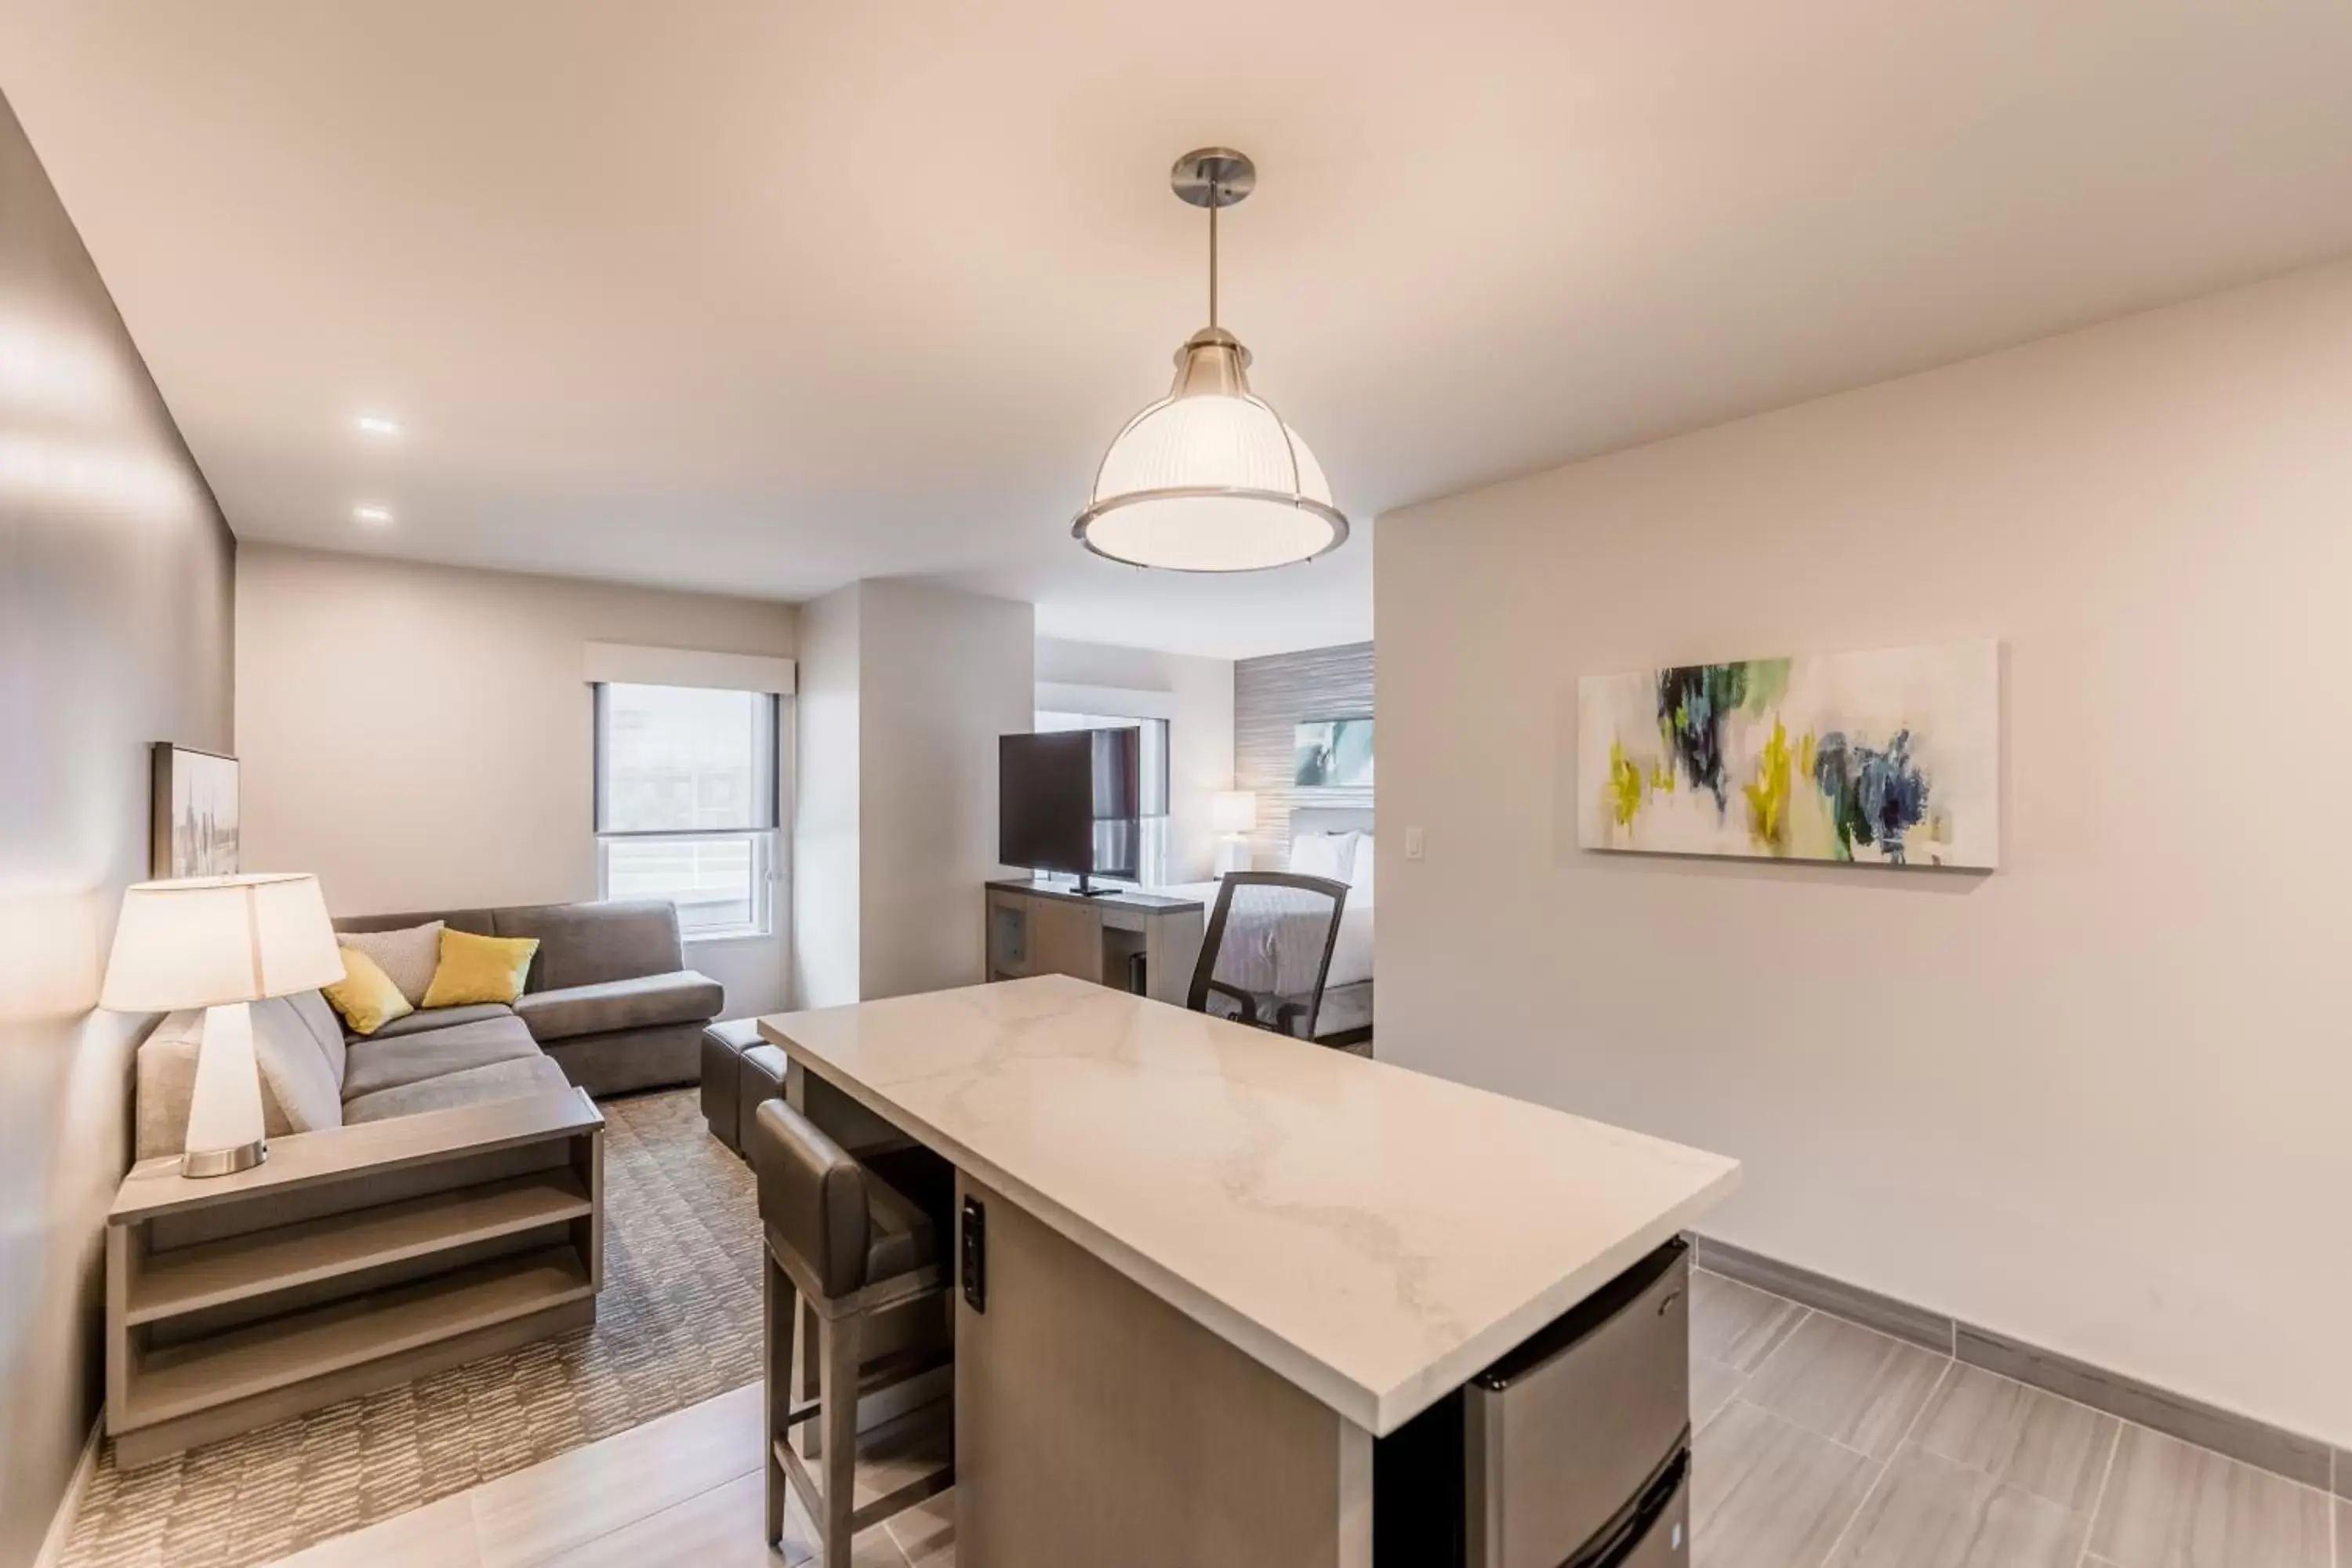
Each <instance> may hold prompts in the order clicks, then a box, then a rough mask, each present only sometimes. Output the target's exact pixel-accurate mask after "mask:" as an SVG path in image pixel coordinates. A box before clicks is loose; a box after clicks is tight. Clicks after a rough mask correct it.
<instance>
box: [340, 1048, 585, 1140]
mask: <svg viewBox="0 0 2352 1568" xmlns="http://www.w3.org/2000/svg"><path fill="white" fill-rule="evenodd" d="M570 1087H571V1083H570V1080H568V1079H565V1078H564V1076H563V1069H562V1068H560V1067H557V1066H556V1065H555V1064H554V1063H553V1062H551V1061H549V1060H548V1059H547V1058H545V1057H542V1056H540V1055H538V1054H536V1053H534V1054H532V1055H530V1056H528V1057H517V1058H513V1059H512V1060H510V1061H502V1062H490V1063H488V1064H486V1065H484V1066H482V1067H478V1068H468V1069H467V1070H466V1071H464V1072H453V1073H444V1074H443V1075H442V1076H440V1077H439V1078H428V1079H423V1080H422V1081H420V1082H417V1083H404V1084H402V1085H400V1086H399V1087H397V1088H395V1089H377V1090H376V1091H375V1092H373V1093H372V1094H363V1095H361V1096H360V1097H359V1098H358V1099H356V1100H345V1101H344V1102H343V1121H344V1124H345V1125H346V1126H357V1125H359V1124H360V1123H361V1122H362V1121H388V1120H390V1119H391V1118H393V1117H395V1116H414V1115H415V1114H417V1113H418V1112H419V1111H425V1110H454V1109H456V1108H457V1107H458V1106H461V1105H480V1104H482V1103H484V1102H485V1101H488V1100H513V1099H516V1098H517V1097H519V1096H521V1095H526V1094H543V1093H546V1092H547V1091H549V1090H551V1089H569V1088H570Z"/></svg>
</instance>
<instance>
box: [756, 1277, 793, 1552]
mask: <svg viewBox="0 0 2352 1568" xmlns="http://www.w3.org/2000/svg"><path fill="white" fill-rule="evenodd" d="M761 1250H762V1254H763V1256H764V1253H765V1249H764V1248H762V1249H761ZM766 1261H767V1268H766V1270H765V1276H766V1282H765V1288H764V1289H762V1290H761V1320H762V1325H763V1336H762V1337H763V1338H764V1339H765V1341H766V1353H767V1375H766V1376H765V1377H764V1378H763V1379H762V1380H761V1394H762V1398H763V1400H764V1403H765V1405H766V1408H767V1422H766V1427H767V1435H768V1436H767V1442H766V1444H765V1446H764V1447H763V1448H762V1450H761V1458H763V1459H764V1460H765V1461H766V1465H765V1468H766V1470H767V1476H768V1544H769V1545H771V1546H774V1545H776V1544H778V1543H779V1542H782V1540H783V1538H784V1501H785V1498H786V1495H787V1494H788V1493H789V1492H790V1490H791V1483H790V1482H789V1481H788V1480H787V1479H785V1476H784V1466H783V1461H782V1460H781V1459H779V1458H776V1444H777V1442H778V1441H779V1440H783V1441H787V1442H788V1441H790V1440H791V1437H792V1429H791V1423H790V1421H789V1420H788V1419H787V1418H788V1417H789V1416H790V1415H792V1410H793V1325H794V1324H795V1323H797V1322H798V1321H800V1296H799V1293H798V1292H796V1291H795V1290H793V1285H792V1281H791V1280H790V1279H786V1278H785V1277H784V1271H783V1270H782V1268H778V1267H776V1260H775V1259H774V1258H767V1259H766Z"/></svg>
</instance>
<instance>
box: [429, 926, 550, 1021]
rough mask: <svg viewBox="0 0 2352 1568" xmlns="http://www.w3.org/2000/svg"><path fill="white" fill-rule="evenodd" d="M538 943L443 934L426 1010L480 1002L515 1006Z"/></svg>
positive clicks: (531, 939)
mask: <svg viewBox="0 0 2352 1568" xmlns="http://www.w3.org/2000/svg"><path fill="white" fill-rule="evenodd" d="M538 952H539V941H538V939H537V938H535V937H528V936H513V937H509V936H476V935H475V934H474V933H473V932H472V931H449V930H446V929H444V930H443V931H442V932H441V962H440V963H439V964H438V965H437V966H436V968H435V969H434V971H433V984H430V985H428V986H426V987H425V1005H426V1006H427V1007H463V1006H467V1005H470V1004H474V1003H480V1002H499V1003H505V1004H508V1005H512V1003H513V1002H514V1000H515V998H516V997H518V996H520V995H521V994H522V988H523V981H524V979H525V978H526V977H527V976H528V975H529V974H530V961H531V959H532V958H533V957H535V956H536V955H537V954H538Z"/></svg>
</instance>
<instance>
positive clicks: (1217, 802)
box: [1209, 789, 1257, 877]
mask: <svg viewBox="0 0 2352 1568" xmlns="http://www.w3.org/2000/svg"><path fill="white" fill-rule="evenodd" d="M1209 826H1211V827H1213V828H1214V829H1215V830H1216V831H1217V832H1219V833H1221V834H1223V835H1224V837H1222V838H1220V839H1218V840H1217V875H1218V876H1220V877H1222V876H1223V875H1224V874H1225V873H1226V872H1228V871H1246V870H1248V869H1249V868H1250V847H1249V839H1248V838H1247V837H1244V835H1246V834H1247V833H1248V832H1249V831H1250V829H1252V828H1254V827H1255V826H1257V792H1256V791H1255V790H1246V789H1222V790H1219V791H1217V793H1216V794H1214V795H1211V796H1210V797H1209Z"/></svg>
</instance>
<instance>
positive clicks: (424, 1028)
mask: <svg viewBox="0 0 2352 1568" xmlns="http://www.w3.org/2000/svg"><path fill="white" fill-rule="evenodd" d="M513 1016H514V1009H513V1008H511V1007H509V1006H507V1005H505V1004H503V1003H499V1002H469V1003H467V1005H464V1006H463V1007H419V1008H418V1009H417V1010H416V1011H415V1012H414V1013H404V1014H402V1015H401V1016H399V1017H397V1018H394V1020H393V1021H392V1022H391V1023H389V1024H386V1025H385V1026H383V1028H381V1029H378V1030H377V1031H376V1032H375V1033H374V1034H373V1035H368V1036H365V1037H364V1038H367V1039H371V1040H395V1039H398V1038H399V1037H401V1036H403V1035H422V1034H426V1033H429V1032H430V1031H432V1030H434V1029H446V1028H449V1027H451V1026H455V1025H457V1024H478V1023H480V1022H481V1021H482V1020H483V1019H485V1018H511V1017H513ZM360 1039H362V1036H358V1035H354V1036H352V1043H353V1044H357V1043H358V1042H359V1040H360Z"/></svg>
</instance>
